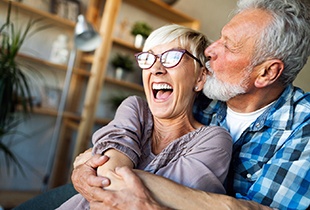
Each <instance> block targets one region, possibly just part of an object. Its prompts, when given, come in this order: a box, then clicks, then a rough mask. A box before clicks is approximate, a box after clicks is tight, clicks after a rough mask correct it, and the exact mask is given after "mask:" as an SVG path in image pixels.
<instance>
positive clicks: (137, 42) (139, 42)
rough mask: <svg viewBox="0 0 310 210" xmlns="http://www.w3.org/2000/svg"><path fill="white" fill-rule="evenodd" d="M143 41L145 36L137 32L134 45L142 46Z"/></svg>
mask: <svg viewBox="0 0 310 210" xmlns="http://www.w3.org/2000/svg"><path fill="white" fill-rule="evenodd" d="M144 42H145V38H144V37H143V36H142V35H141V34H137V35H136V36H135V43H134V45H135V47H136V48H142V47H143V45H144Z"/></svg>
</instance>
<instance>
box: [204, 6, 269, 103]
mask: <svg viewBox="0 0 310 210" xmlns="http://www.w3.org/2000/svg"><path fill="white" fill-rule="evenodd" d="M269 21H270V15H268V13H266V12H265V11H262V10H257V9H256V10H248V11H244V12H242V13H240V14H238V15H236V16H235V17H234V18H233V19H232V20H231V21H230V22H229V23H228V24H227V25H226V26H224V28H223V30H222V32H221V37H220V39H219V40H217V41H215V42H214V43H213V44H211V45H210V46H209V47H208V48H207V49H206V50H205V55H206V57H208V58H210V60H209V62H208V63H207V68H208V70H209V72H208V77H207V81H206V84H205V87H204V93H205V94H206V95H207V96H208V97H209V98H212V99H217V100H222V101H227V100H229V99H231V98H233V97H235V96H237V95H239V94H244V93H246V92H247V91H248V89H249V88H250V87H251V86H252V85H253V83H254V79H255V76H253V75H251V74H252V69H250V66H249V65H250V62H251V58H252V56H253V53H254V44H255V41H256V40H257V39H258V38H259V36H260V35H261V34H262V30H263V29H264V28H265V27H266V25H267V24H268V22H269Z"/></svg>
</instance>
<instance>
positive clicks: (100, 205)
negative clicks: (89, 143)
mask: <svg viewBox="0 0 310 210" xmlns="http://www.w3.org/2000/svg"><path fill="white" fill-rule="evenodd" d="M109 175H110V176H114V177H112V178H111V180H112V181H113V182H120V183H122V185H118V187H119V189H117V190H116V189H114V190H102V189H99V188H94V189H93V191H92V193H93V197H92V198H93V199H92V200H91V201H90V208H91V209H92V210H104V209H128V210H131V209H132V210H133V209H148V210H155V209H156V210H159V209H161V210H166V209H168V208H165V207H161V206H160V205H159V204H158V203H157V202H156V201H155V200H154V199H153V198H152V196H151V194H150V192H149V191H148V189H147V188H146V187H145V186H144V185H143V183H142V181H141V180H140V179H139V177H138V176H137V175H136V174H135V173H134V172H133V171H132V170H130V169H129V168H128V167H121V168H116V169H115V173H114V172H111V173H110V174H109Z"/></svg>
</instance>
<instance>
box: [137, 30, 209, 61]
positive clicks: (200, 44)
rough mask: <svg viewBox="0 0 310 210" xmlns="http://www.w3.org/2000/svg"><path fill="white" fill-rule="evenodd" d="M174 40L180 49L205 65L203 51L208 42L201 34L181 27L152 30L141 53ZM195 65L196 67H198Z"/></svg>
mask: <svg viewBox="0 0 310 210" xmlns="http://www.w3.org/2000/svg"><path fill="white" fill-rule="evenodd" d="M175 40H178V42H179V44H180V47H181V48H184V49H186V50H188V51H189V52H190V53H192V54H193V55H194V56H195V57H197V58H198V59H199V60H200V61H201V63H202V64H203V65H205V62H206V57H205V56H204V50H205V49H206V47H207V46H208V45H209V44H210V42H209V40H208V39H207V37H206V36H205V35H204V34H202V33H201V32H199V31H196V30H193V29H191V28H188V27H185V26H181V25H176V24H171V25H165V26H162V27H160V28H158V29H156V30H154V31H153V32H152V33H151V34H150V36H149V37H148V38H147V39H146V41H145V44H144V47H143V51H145V52H146V51H149V50H151V49H152V48H153V47H155V46H157V45H160V44H167V43H170V42H172V41H175ZM195 63H197V62H195ZM197 64H198V63H197ZM197 64H196V66H199V65H197Z"/></svg>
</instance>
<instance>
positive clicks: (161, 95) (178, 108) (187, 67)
mask: <svg viewBox="0 0 310 210" xmlns="http://www.w3.org/2000/svg"><path fill="white" fill-rule="evenodd" d="M171 49H182V48H180V47H179V44H178V42H177V41H173V42H170V43H168V44H162V45H157V46H156V47H154V48H152V49H151V50H150V51H149V52H151V53H153V54H154V55H158V54H161V53H163V52H165V51H167V50H171ZM190 53H191V52H190ZM194 62H195V61H194V59H193V58H191V57H190V56H189V55H187V54H186V53H185V54H184V55H183V57H182V59H181V61H180V63H179V64H178V65H177V66H175V67H173V68H165V67H164V66H163V65H162V64H161V63H160V61H159V59H158V58H157V60H156V62H155V64H154V65H153V66H152V67H151V68H150V69H146V70H142V78H143V84H144V91H145V95H146V98H147V101H148V104H149V107H150V109H151V111H152V114H153V115H154V117H155V118H160V119H175V118H178V117H180V116H184V115H187V114H188V113H190V114H191V113H192V104H193V100H194V97H195V93H196V92H197V91H199V90H201V89H202V88H203V84H204V82H205V73H206V72H205V71H204V74H203V75H204V76H201V75H202V73H201V72H202V71H201V70H199V71H198V72H197V73H196V72H195V65H194ZM198 78H199V79H200V80H199V79H198ZM198 80H199V82H198ZM196 86H197V87H198V89H196V90H195V87H196Z"/></svg>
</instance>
